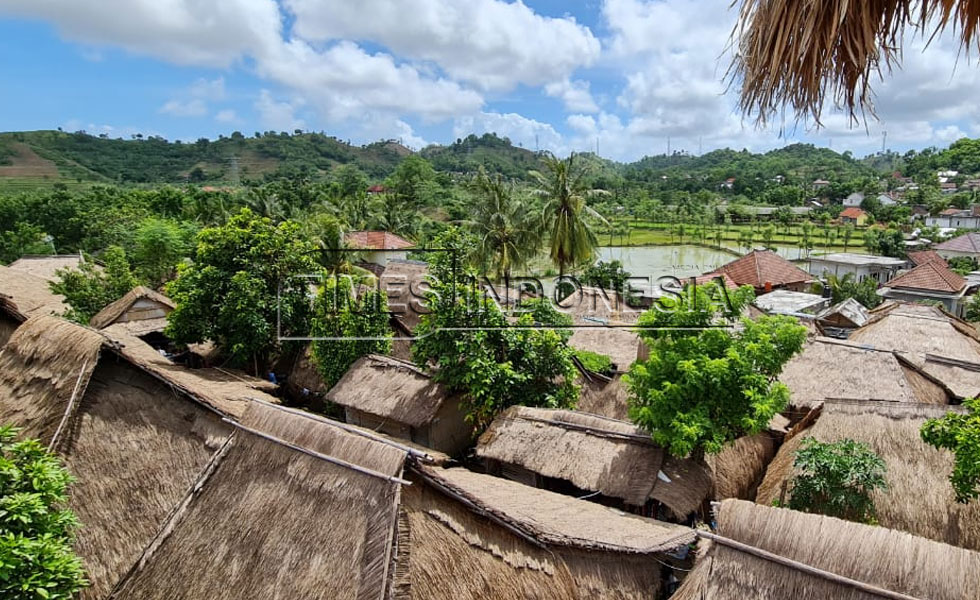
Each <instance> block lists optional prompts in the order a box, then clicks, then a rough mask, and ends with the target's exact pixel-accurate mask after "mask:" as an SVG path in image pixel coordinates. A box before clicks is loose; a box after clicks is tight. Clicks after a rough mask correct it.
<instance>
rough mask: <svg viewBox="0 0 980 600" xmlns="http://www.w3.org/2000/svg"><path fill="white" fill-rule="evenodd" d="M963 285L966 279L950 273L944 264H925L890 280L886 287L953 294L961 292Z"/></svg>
mask: <svg viewBox="0 0 980 600" xmlns="http://www.w3.org/2000/svg"><path fill="white" fill-rule="evenodd" d="M965 285H966V279H964V278H963V277H962V276H960V275H959V274H958V273H955V272H953V271H951V270H950V269H949V267H947V266H946V265H945V264H944V263H937V262H927V263H925V264H922V265H919V266H918V267H916V268H914V269H912V270H911V271H909V272H908V273H906V274H904V275H901V276H899V277H896V278H895V279H892V280H891V281H889V282H888V284H887V286H886V287H889V288H905V289H912V290H930V291H934V292H947V293H953V294H955V293H956V292H959V291H960V290H962V289H963V287H964V286H965Z"/></svg>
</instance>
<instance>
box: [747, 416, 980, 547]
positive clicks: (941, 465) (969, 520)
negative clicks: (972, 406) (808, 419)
mask: <svg viewBox="0 0 980 600" xmlns="http://www.w3.org/2000/svg"><path fill="white" fill-rule="evenodd" d="M955 410H959V408H958V407H951V406H926V405H921V404H920V405H910V404H894V403H887V404H886V403H880V402H875V403H839V402H828V403H826V404H825V405H824V407H823V410H822V413H821V415H820V417H819V418H818V419H817V421H816V423H815V424H814V425H813V426H812V427H810V428H809V429H806V430H805V431H804V432H802V433H800V434H798V435H796V436H795V437H793V438H791V439H789V440H787V441H786V443H784V445H783V447H782V448H780V450H779V453H778V454H777V456H776V458H775V460H774V461H773V462H772V464H771V465H770V467H769V471H768V472H767V473H766V477H765V480H764V481H763V483H762V486H760V488H759V494H758V496H757V498H756V500H757V501H758V502H759V503H760V504H771V503H772V501H773V500H775V499H778V498H779V497H780V495H781V494H782V493H783V485H784V482H788V481H790V480H791V478H792V476H793V473H794V470H793V460H794V454H795V452H796V449H797V448H799V446H800V443H801V442H802V440H803V439H804V438H806V437H813V438H816V439H818V440H820V441H823V442H834V441H838V440H841V439H844V438H849V439H853V440H856V441H859V442H864V443H866V444H868V445H870V446H871V448H872V449H873V450H874V451H875V452H876V453H877V454H878V455H879V456H881V457H882V458H883V459H884V460H885V464H886V465H887V469H888V470H887V475H886V479H887V481H888V490H887V491H876V492H875V493H874V496H873V497H874V501H875V509H876V510H877V513H878V521H879V522H880V524H881V525H882V526H883V527H889V528H892V529H900V530H902V531H908V532H910V533H914V534H915V535H919V536H922V537H925V538H929V539H933V540H937V541H941V542H945V543H947V544H952V545H954V546H961V547H964V548H970V549H972V550H980V504H978V503H976V502H974V503H971V504H957V503H956V501H955V499H954V496H953V489H952V486H951V485H950V483H949V480H948V478H949V475H950V473H951V472H952V469H953V456H952V454H951V453H949V452H947V451H945V450H937V449H935V448H933V447H932V446H929V445H928V444H926V443H925V442H923V441H922V439H921V438H920V437H919V428H920V427H921V426H922V424H923V423H924V422H925V420H926V419H929V418H938V417H941V416H943V415H944V414H946V413H947V412H949V411H955ZM786 485H787V486H788V485H789V484H788V483H787V484H786ZM791 493H792V491H791V490H789V489H787V497H788V496H789V495H791Z"/></svg>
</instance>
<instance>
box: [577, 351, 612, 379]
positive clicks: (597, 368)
mask: <svg viewBox="0 0 980 600" xmlns="http://www.w3.org/2000/svg"><path fill="white" fill-rule="evenodd" d="M573 352H574V353H575V356H576V357H577V358H578V359H579V362H581V363H582V366H583V367H585V368H586V369H588V370H589V371H592V372H593V373H610V372H612V359H611V358H609V357H608V356H606V355H605V354H599V353H598V352H592V351H590V350H578V349H574V350H573Z"/></svg>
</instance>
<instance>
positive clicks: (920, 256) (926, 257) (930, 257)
mask: <svg viewBox="0 0 980 600" xmlns="http://www.w3.org/2000/svg"><path fill="white" fill-rule="evenodd" d="M907 256H908V258H909V260H910V261H912V264H913V265H915V266H917V267H918V266H919V265H924V264H926V263H930V262H940V263H945V262H946V261H945V260H943V257H942V256H939V254H938V253H937V252H936V251H935V250H920V251H918V252H909V253H908V254H907Z"/></svg>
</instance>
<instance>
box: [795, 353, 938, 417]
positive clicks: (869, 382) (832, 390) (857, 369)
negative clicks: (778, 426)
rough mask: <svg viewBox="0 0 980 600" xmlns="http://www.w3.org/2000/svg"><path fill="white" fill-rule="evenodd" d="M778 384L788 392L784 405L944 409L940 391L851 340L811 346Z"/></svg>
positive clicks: (898, 361) (897, 361)
mask: <svg viewBox="0 0 980 600" xmlns="http://www.w3.org/2000/svg"><path fill="white" fill-rule="evenodd" d="M779 380H780V381H781V382H783V383H784V384H786V386H787V387H789V389H790V394H791V395H790V404H791V405H792V406H796V407H813V406H816V405H817V404H819V403H821V402H823V401H824V400H826V399H845V400H880V401H885V402H911V403H919V402H921V403H928V404H949V400H950V398H949V395H948V394H947V393H946V391H945V390H944V389H943V387H942V386H940V385H939V384H937V383H936V382H934V381H932V380H930V379H929V378H927V377H925V376H924V375H923V374H922V373H921V372H918V371H917V369H916V367H915V366H914V365H912V364H910V363H908V362H907V361H903V360H902V358H901V357H900V356H896V354H895V353H893V352H891V351H890V350H878V349H873V348H869V347H867V346H861V345H859V344H857V343H855V342H854V341H853V337H852V339H851V340H849V341H847V342H843V341H840V340H834V339H830V338H815V339H813V340H811V341H810V342H809V343H808V344H807V345H806V347H805V348H804V349H803V352H801V353H800V354H798V355H796V356H795V357H793V359H791V360H790V361H789V362H788V363H787V364H786V366H785V367H784V368H783V372H782V374H781V375H780V377H779Z"/></svg>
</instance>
